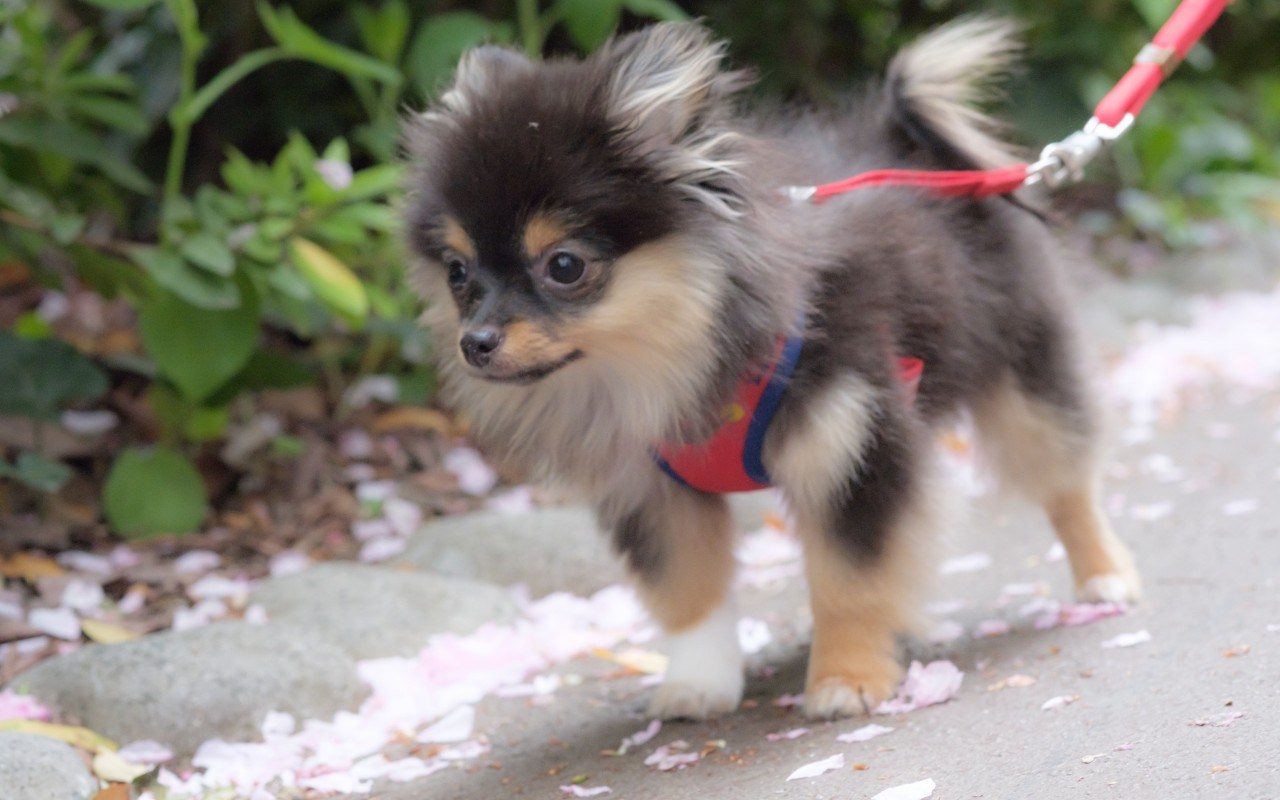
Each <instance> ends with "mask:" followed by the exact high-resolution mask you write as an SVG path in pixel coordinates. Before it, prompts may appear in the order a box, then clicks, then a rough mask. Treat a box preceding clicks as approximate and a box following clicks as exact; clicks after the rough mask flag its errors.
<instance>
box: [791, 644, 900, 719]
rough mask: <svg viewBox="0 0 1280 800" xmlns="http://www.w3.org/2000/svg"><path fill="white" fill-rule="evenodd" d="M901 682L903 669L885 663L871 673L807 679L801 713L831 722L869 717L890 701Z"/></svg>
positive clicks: (862, 672) (858, 672) (861, 671)
mask: <svg viewBox="0 0 1280 800" xmlns="http://www.w3.org/2000/svg"><path fill="white" fill-rule="evenodd" d="M901 679H902V667H900V666H898V662H897V661H895V660H893V659H888V658H886V659H884V660H883V662H882V663H880V664H877V665H876V666H875V667H874V668H872V669H863V670H859V671H857V672H846V673H842V674H840V675H829V676H826V677H817V678H810V680H809V685H808V686H807V687H805V691H804V713H805V716H807V717H809V718H810V719H834V718H836V717H851V716H854V715H857V714H870V713H871V712H872V711H874V710H875V708H876V706H878V705H880V704H881V703H882V702H884V701H885V700H888V699H889V698H890V697H893V693H894V691H895V690H896V689H897V688H898V682H899V681H900V680H901Z"/></svg>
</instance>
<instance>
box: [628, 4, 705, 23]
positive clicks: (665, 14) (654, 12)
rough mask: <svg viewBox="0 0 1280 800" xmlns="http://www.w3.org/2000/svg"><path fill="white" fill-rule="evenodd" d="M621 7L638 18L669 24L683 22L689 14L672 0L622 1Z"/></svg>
mask: <svg viewBox="0 0 1280 800" xmlns="http://www.w3.org/2000/svg"><path fill="white" fill-rule="evenodd" d="M622 6H623V8H625V9H627V10H628V11H630V12H631V13H632V14H635V15H636V16H638V17H649V18H651V19H661V20H667V21H670V22H685V21H686V20H688V19H689V14H688V13H687V12H685V10H684V9H683V8H681V7H680V6H678V5H676V4H675V3H673V2H672V0H622Z"/></svg>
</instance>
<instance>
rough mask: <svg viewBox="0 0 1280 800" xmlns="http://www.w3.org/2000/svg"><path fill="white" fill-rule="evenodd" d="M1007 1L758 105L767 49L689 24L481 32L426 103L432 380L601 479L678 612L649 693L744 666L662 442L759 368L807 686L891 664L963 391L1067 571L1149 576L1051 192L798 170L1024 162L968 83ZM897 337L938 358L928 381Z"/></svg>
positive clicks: (411, 206)
mask: <svg viewBox="0 0 1280 800" xmlns="http://www.w3.org/2000/svg"><path fill="white" fill-rule="evenodd" d="M1014 33H1015V31H1014V26H1012V25H1010V24H1009V23H1007V22H1004V21H1000V20H996V19H990V18H971V19H967V20H962V21H960V22H958V23H953V24H952V25H950V26H947V27H944V28H942V29H939V30H938V31H936V32H934V33H933V34H931V35H929V36H926V37H925V38H923V39H922V40H920V41H919V42H918V43H916V44H915V45H914V46H912V47H910V48H908V49H907V50H905V51H903V52H902V53H900V54H899V55H898V56H897V57H896V58H895V59H894V61H893V62H892V64H891V65H890V67H889V70H888V74H887V77H886V79H885V80H884V81H883V84H882V85H879V86H877V87H875V88H873V89H872V90H871V91H869V92H868V93H867V94H866V95H865V96H864V97H862V98H861V99H860V100H858V101H856V102H851V103H850V104H849V106H848V107H847V108H846V110H844V111H842V112H839V113H831V114H824V113H818V112H794V113H790V114H780V113H772V114H750V113H747V112H744V111H743V110H742V109H741V108H740V104H738V103H736V102H735V94H736V93H737V92H738V91H739V90H740V89H742V88H744V87H745V86H747V85H749V83H750V76H749V75H748V74H747V73H744V72H741V71H733V70H728V69H726V68H725V65H724V61H725V46H724V44H723V43H721V42H717V41H715V40H713V39H712V38H711V37H710V35H709V34H708V32H707V31H706V30H705V29H703V28H702V27H700V26H698V25H695V24H660V25H655V26H653V27H650V28H648V29H646V30H643V31H641V32H639V33H635V34H632V35H628V36H623V37H620V38H617V39H614V40H613V41H611V42H609V43H608V44H606V45H605V46H604V47H603V48H602V49H600V50H599V51H598V52H597V53H595V54H594V55H592V56H590V57H589V58H586V59H584V60H559V59H556V60H548V61H545V62H541V63H535V62H532V61H529V60H527V59H526V58H524V57H523V56H522V55H519V54H517V53H514V52H512V51H510V50H505V49H501V48H497V47H482V48H479V49H477V50H473V51H472V52H470V53H469V54H468V55H466V56H465V57H464V58H463V60H462V62H461V64H460V65H459V67H458V70H457V75H456V77H455V79H454V82H453V84H452V85H451V87H450V88H449V90H448V91H447V92H446V93H445V94H444V95H443V97H442V98H441V100H440V102H439V103H438V104H437V105H436V106H434V107H433V108H431V109H429V110H428V111H427V112H426V113H424V114H422V115H420V116H417V117H415V118H413V119H411V120H409V121H408V123H407V132H406V136H407V142H408V147H409V150H410V153H411V159H412V168H411V175H410V184H409V192H408V195H409V196H408V203H407V218H406V223H407V224H406V227H407V235H408V241H409V244H410V247H411V249H412V251H413V253H414V257H415V261H416V264H415V270H414V271H415V275H416V280H417V283H418V285H419V288H420V289H421V291H423V292H424V293H425V296H426V298H427V300H428V301H429V307H428V310H427V312H426V316H425V320H426V324H427V325H429V327H430V330H431V332H432V334H433V336H434V342H435V343H436V348H437V351H438V352H437V356H438V359H439V368H440V372H441V375H442V379H443V385H444V390H445V397H446V399H447V401H448V402H450V403H451V404H453V405H454V406H455V407H456V408H458V409H459V410H461V411H462V412H464V413H465V414H466V415H467V416H469V417H470V419H471V420H472V421H473V430H474V435H475V437H476V439H477V440H478V441H479V442H480V443H481V444H482V445H483V446H485V447H486V448H488V449H489V450H490V452H492V453H494V454H495V455H497V456H498V457H499V458H503V459H506V460H508V461H509V462H510V463H513V464H515V465H518V466H520V467H521V468H523V469H524V470H525V471H526V472H528V473H529V474H531V475H534V476H540V477H542V478H545V479H551V480H554V481H558V482H560V483H562V484H567V485H570V486H573V487H576V488H577V489H579V490H581V491H584V492H586V493H587V494H588V495H589V496H590V498H591V499H592V500H593V501H594V503H595V504H596V507H597V509H598V511H599V516H600V519H601V522H602V524H603V525H604V526H605V527H606V528H607V529H608V530H611V531H612V535H613V540H614V542H615V544H616V546H617V549H618V551H619V552H620V553H621V554H622V555H623V556H624V557H625V559H626V562H627V564H628V566H629V569H630V571H631V573H632V575H633V576H634V579H635V581H636V583H637V585H638V587H639V591H640V594H641V596H642V598H643V600H644V602H645V603H646V605H647V607H648V608H649V610H650V611H651V612H652V614H653V615H654V616H655V617H656V618H657V620H658V621H659V622H660V623H661V624H662V626H663V628H664V630H665V631H666V634H667V642H668V645H669V655H670V662H669V663H670V666H669V668H668V672H667V676H666V681H665V682H664V683H663V684H662V686H661V687H660V688H659V689H658V690H657V692H656V695H655V696H654V698H653V700H652V704H651V707H650V711H651V713H653V714H654V715H656V716H660V717H689V718H703V717H707V716H712V715H716V714H721V713H725V712H728V711H731V710H733V709H734V708H736V707H737V705H738V703H739V701H740V700H741V697H742V691H743V662H742V656H741V653H740V652H739V648H738V643H737V632H736V619H735V616H734V612H733V603H732V600H731V598H730V596H729V595H730V583H731V578H732V573H733V563H734V561H733V555H732V551H731V523H730V517H729V513H728V511H727V508H726V503H725V499H724V497H723V495H722V494H718V493H717V490H715V489H712V490H711V491H705V490H702V489H700V488H698V484H697V483H696V481H695V482H691V481H690V480H688V479H686V478H685V477H683V476H681V477H675V476H673V475H672V474H669V472H670V470H669V469H667V468H668V467H670V464H669V463H668V461H667V460H664V458H662V456H660V455H659V454H662V455H667V454H669V453H670V452H671V451H672V449H676V450H678V449H679V448H680V447H681V446H682V445H683V446H689V447H693V448H694V449H695V450H696V448H697V447H698V446H699V443H702V442H704V441H706V440H708V439H709V438H712V437H713V436H714V434H715V432H716V431H717V429H719V428H721V427H722V425H725V424H727V423H732V422H734V421H735V420H734V419H729V420H726V419H725V413H724V410H725V409H726V408H733V407H734V402H735V400H736V399H737V398H739V397H740V396H741V391H742V389H743V387H744V386H748V387H749V386H751V385H753V384H758V383H761V382H762V381H765V379H766V378H767V382H768V383H769V385H770V386H771V387H773V390H772V391H771V392H769V391H767V392H766V393H765V394H766V395H770V396H771V397H772V399H771V400H770V401H768V402H769V404H770V405H771V408H769V409H767V411H761V409H762V408H763V407H764V404H765V401H761V402H762V405H761V407H760V408H757V409H756V410H755V411H751V410H750V409H748V410H747V411H745V412H744V411H743V409H742V408H741V407H738V408H737V412H738V413H737V417H742V416H743V414H744V413H745V414H746V416H748V417H750V418H751V420H748V421H752V420H754V418H755V416H760V417H761V418H762V420H763V423H762V426H761V427H758V428H757V429H754V430H753V431H752V432H751V433H750V434H749V435H748V436H747V437H746V438H747V439H748V440H752V439H754V443H752V442H751V441H748V442H747V443H746V445H744V446H743V449H744V450H745V452H744V453H739V454H738V455H733V454H732V453H731V454H730V457H729V459H728V460H729V461H731V462H734V461H735V460H736V463H730V464H727V465H725V468H726V469H729V470H730V471H734V470H738V471H741V470H742V465H743V464H744V463H748V462H751V461H752V460H754V461H755V462H758V463H755V465H754V467H753V468H750V469H748V470H747V471H748V472H749V473H751V474H752V475H753V476H755V478H756V479H757V480H758V481H770V482H772V483H773V484H774V485H776V486H778V487H780V489H781V490H782V491H783V493H784V494H785V496H786V498H787V501H788V502H789V505H790V509H791V511H792V512H793V514H794V516H795V520H796V526H797V530H798V534H799V537H800V539H801V540H802V542H803V545H804V550H805V562H806V572H807V576H808V581H809V586H810V590H811V594H812V606H813V619H814V631H813V646H812V650H811V653H810V657H809V669H808V680H807V685H806V688H805V710H806V712H807V713H808V714H809V715H810V716H813V717H833V716H841V715H847V714H853V713H858V712H863V711H865V710H869V709H872V708H874V707H875V706H876V705H877V704H878V703H879V702H880V701H881V700H883V699H884V698H886V697H888V696H889V695H891V694H892V692H893V691H894V688H895V686H896V684H897V682H898V680H899V678H900V677H901V673H902V670H901V667H900V665H899V662H898V658H897V656H896V653H895V632H897V631H899V630H901V629H903V628H904V627H905V626H906V625H907V624H908V622H909V621H910V618H911V617H912V613H911V612H912V605H913V603H912V591H911V590H912V587H913V586H915V585H916V584H917V583H918V582H920V580H921V579H923V578H925V577H926V576H928V575H929V574H931V567H930V565H929V562H928V561H927V560H925V559H923V558H921V554H920V545H921V543H922V542H927V541H928V537H927V534H928V533H929V531H930V530H931V529H934V528H937V527H938V526H939V525H940V520H939V518H938V516H939V515H938V503H937V502H935V497H934V495H935V494H936V491H935V490H934V489H933V488H931V484H930V480H929V475H930V471H931V470H930V466H931V461H932V460H933V453H934V448H933V438H934V433H933V432H934V430H935V429H936V428H937V427H938V426H939V425H942V424H944V423H946V422H947V421H948V420H950V419H953V418H954V416H955V415H956V414H957V413H958V412H959V411H960V410H962V409H967V410H968V411H969V412H970V413H971V414H972V416H973V419H974V420H975V421H976V428H977V430H978V433H979V434H980V437H981V439H982V442H983V445H984V447H986V448H987V449H989V451H990V455H991V460H992V463H993V466H994V469H995V471H996V473H997V474H998V476H999V477H1001V478H1002V479H1003V480H1004V482H1005V483H1007V484H1011V485H1012V486H1013V487H1015V488H1017V489H1020V490H1022V491H1023V492H1024V493H1026V494H1027V495H1029V496H1030V497H1031V498H1032V499H1033V500H1034V501H1036V502H1038V503H1040V504H1042V505H1043V506H1044V508H1045V509H1046V511H1047V512H1048V514H1049V517H1050V519H1051V520H1052V523H1053V526H1054V527H1055V529H1056V530H1057V533H1058V536H1059V537H1060V538H1061V540H1062V543H1063V544H1064V545H1065V547H1066V551H1067V553H1068V555H1069V557H1070V561H1071V568H1072V571H1073V573H1074V577H1075V583H1076V588H1077V591H1078V594H1079V595H1080V596H1081V597H1082V598H1084V599H1087V600H1111V601H1132V600H1135V599H1136V598H1137V596H1138V593H1139V581H1138V576H1137V573H1136V572H1135V570H1134V567H1133V562H1132V559H1131V558H1130V555H1129V553H1128V551H1127V550H1126V549H1125V547H1124V545H1123V544H1122V543H1121V542H1120V541H1119V540H1118V539H1117V538H1116V536H1115V535H1114V534H1113V533H1112V531H1111V529H1110V527H1109V526H1108V524H1107V521H1106V519H1105V518H1104V516H1103V514H1102V512H1101V511H1100V510H1099V505H1098V485H1097V478H1098V453H1097V438H1098V435H1097V433H1098V423H1097V421H1096V414H1095V410H1094V407H1093V405H1092V403H1091V402H1090V399H1089V397H1088V394H1087V388H1086V383H1085V380H1084V378H1083V375H1082V368H1081V365H1080V357H1079V353H1078V345H1077V338H1076V335H1075V332H1074V329H1073V322H1072V319H1071V312H1070V309H1069V308H1068V307H1067V305H1066V303H1065V299H1064V298H1065V294H1064V291H1063V289H1062V287H1061V285H1060V284H1061V278H1062V274H1061V273H1062V272H1063V270H1064V264H1063V262H1062V260H1061V259H1060V257H1059V256H1058V255H1057V254H1056V253H1055V248H1054V246H1053V243H1052V242H1051V240H1050V237H1049V235H1048V234H1047V233H1046V231H1045V228H1044V226H1043V225H1042V223H1041V221H1040V219H1038V218H1037V217H1036V216H1035V215H1034V214H1032V213H1029V212H1028V211H1027V210H1025V209H1024V208H1023V207H1020V206H1019V205H1018V204H1015V203H1012V202H1009V201H1008V200H1006V199H999V198H992V199H986V200H969V199H941V198H937V197H934V196H931V195H929V194H927V193H925V192H923V191H921V190H916V189H909V188H880V189H867V190H862V191H859V192H856V193H853V194H849V195H844V196H840V197H837V198H835V199H832V200H830V201H829V202H827V203H825V204H823V205H819V206H815V205H810V204H800V205H797V204H794V203H792V202H790V201H789V200H787V199H786V198H785V197H784V194H783V192H782V191H781V189H782V187H785V186H788V185H812V184H817V183H821V182H824V181H831V180H836V179H839V178H843V177H845V176H848V175H851V174H854V173H857V172H860V171H864V170H868V169H877V168H885V167H903V168H911V169H931V170H944V169H974V168H986V167H993V166H1003V165H1007V164H1009V163H1012V161H1013V158H1012V156H1011V153H1010V148H1009V147H1008V146H1006V145H1005V144H1003V143H1002V142H1000V141H999V140H998V139H997V138H996V137H995V135H993V133H992V130H993V126H992V124H991V121H990V120H989V119H988V118H986V117H984V116H983V115H982V113H980V112H979V111H978V110H977V109H976V108H975V107H974V104H975V102H976V101H977V100H979V99H980V98H981V97H982V87H983V85H984V84H985V83H986V82H987V81H988V80H989V79H990V78H992V77H993V76H995V75H996V74H998V73H999V72H1001V71H1002V70H1003V68H1004V67H1005V66H1007V64H1008V62H1009V60H1010V59H1011V57H1012V56H1013V55H1014V53H1015V51H1016V49H1017V44H1016V36H1015V35H1014ZM784 351H786V352H789V353H790V355H786V354H785V353H784ZM903 357H910V358H915V359H920V360H922V361H923V362H924V371H923V377H922V378H921V379H920V381H919V384H918V393H917V394H916V395H915V396H914V398H913V397H912V392H911V390H910V389H909V388H908V386H907V385H906V384H905V383H904V381H903V380H902V378H901V375H900V372H901V370H900V367H899V363H900V359H901V358H903ZM784 360H785V361H786V364H785V366H783V367H779V366H778V365H779V363H780V362H781V361H784ZM788 372H789V374H785V373H788ZM779 373H783V374H779ZM770 414H771V416H770ZM730 416H731V417H732V416H733V415H732V414H731V415H730ZM738 421H741V420H738ZM704 488H705V487H704Z"/></svg>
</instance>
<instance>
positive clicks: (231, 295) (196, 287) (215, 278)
mask: <svg viewBox="0 0 1280 800" xmlns="http://www.w3.org/2000/svg"><path fill="white" fill-rule="evenodd" d="M129 256H130V257H131V258H132V259H133V260H134V261H135V262H137V263H138V265H139V266H141V267H142V268H143V269H145V270H146V271H147V273H148V274H149V275H151V277H152V279H153V280H155V282H156V283H158V284H160V285H161V286H163V287H164V288H166V289H168V290H169V291H170V292H173V293H174V294H176V295H177V296H179V297H181V298H182V299H183V300H186V301H187V302H188V303H191V304H193V305H196V306H199V307H200V308H203V309H211V310H226V309H233V308H236V307H238V306H239V305H240V289H239V287H238V286H236V284H235V282H234V281H232V280H229V279H228V278H224V277H221V276H219V275H213V274H211V273H209V272H206V271H205V270H202V269H198V268H196V267H195V266H192V265H191V264H189V263H187V261H186V260H184V259H183V258H182V257H181V256H180V255H178V254H177V253H174V252H172V251H169V250H159V249H156V248H150V247H136V248H134V249H132V250H130V251H129Z"/></svg>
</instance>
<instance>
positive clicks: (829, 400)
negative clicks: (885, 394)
mask: <svg viewBox="0 0 1280 800" xmlns="http://www.w3.org/2000/svg"><path fill="white" fill-rule="evenodd" d="M875 403H876V400H875V391H874V389H872V387H871V386H870V384H868V383H867V382H866V381H865V380H864V379H862V378H861V377H859V376H857V375H846V376H844V377H843V378H840V379H839V380H838V381H836V382H835V384H834V385H833V386H831V387H830V388H829V389H827V390H825V391H824V392H823V394H822V395H821V396H820V397H817V398H814V400H813V401H812V402H811V403H809V404H808V406H807V408H806V411H805V417H804V419H803V420H802V421H801V422H800V424H799V425H797V426H795V427H793V428H792V429H790V430H787V431H786V439H785V441H774V439H773V438H772V437H771V438H770V439H769V441H768V442H767V443H766V447H765V454H764V457H765V463H766V465H767V466H768V467H769V472H770V474H771V475H773V477H774V479H775V480H777V482H778V483H779V484H780V485H781V486H783V487H785V488H786V489H787V491H788V493H789V494H790V495H791V496H792V497H793V498H794V500H795V502H796V503H797V504H798V505H799V506H800V507H801V508H805V509H814V510H815V513H816V509H818V508H820V507H821V506H822V504H823V503H825V502H826V500H827V498H828V497H829V496H830V495H831V493H832V492H833V491H835V489H836V488H837V485H838V484H839V483H840V482H841V481H843V480H844V479H845V477H846V476H847V475H848V474H849V471H850V469H851V468H852V467H854V466H856V465H857V464H859V463H861V462H862V457H863V451H864V450H865V448H866V445H867V438H868V436H869V435H870V433H871V426H872V425H873V424H874V422H875V408H876V406H875Z"/></svg>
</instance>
